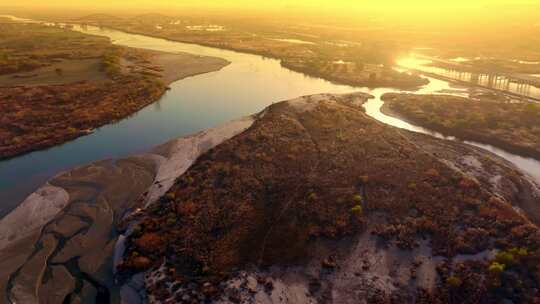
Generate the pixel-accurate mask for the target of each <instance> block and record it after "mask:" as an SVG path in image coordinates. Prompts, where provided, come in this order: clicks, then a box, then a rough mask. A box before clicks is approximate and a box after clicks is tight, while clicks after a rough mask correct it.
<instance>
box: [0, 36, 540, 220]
mask: <svg viewBox="0 0 540 304" xmlns="http://www.w3.org/2000/svg"><path fill="white" fill-rule="evenodd" d="M75 30H78V31H82V32H85V33H88V34H95V35H101V36H106V37H109V38H110V39H111V40H112V41H113V43H115V44H118V45H125V46H129V47H135V48H146V49H151V50H158V51H167V52H188V53H192V54H198V55H206V56H215V57H220V58H224V59H227V60H229V61H230V62H232V63H231V64H230V65H229V66H227V67H225V68H223V69H222V70H221V71H217V72H212V73H208V74H203V75H198V76H194V77H190V78H186V79H184V80H180V81H177V82H175V83H173V84H172V85H171V86H170V87H171V90H169V91H168V92H167V93H166V94H165V95H164V96H163V97H162V98H161V99H160V100H159V101H158V102H156V103H154V104H152V105H150V106H148V107H146V108H144V109H143V110H141V111H139V112H138V113H136V114H134V115H133V116H131V117H129V118H126V119H124V120H122V121H120V122H118V123H115V124H110V125H106V126H104V127H101V128H99V129H96V130H95V132H94V133H92V134H91V135H88V136H84V137H81V138H78V139H76V140H74V141H71V142H68V143H66V144H63V145H60V146H56V147H53V148H50V149H47V150H43V151H37V152H33V153H30V154H26V155H23V156H21V157H17V158H13V159H10V160H6V161H2V162H0V218H1V217H3V216H4V215H6V214H7V213H8V212H9V211H11V210H12V209H13V208H14V207H16V206H17V205H18V204H19V203H20V202H21V201H22V200H23V199H24V198H25V197H26V196H28V195H29V194H30V193H32V192H33V191H35V190H36V188H37V187H39V186H40V185H42V184H43V183H44V182H46V180H48V179H49V178H51V177H52V176H54V175H56V174H58V173H59V172H61V171H63V170H66V169H68V168H71V167H74V166H77V165H82V164H86V163H89V162H92V161H95V160H99V159H105V158H115V157H120V156H125V155H128V154H134V153H138V152H143V151H145V150H148V149H150V148H151V147H153V146H156V145H158V144H161V143H163V142H166V141H168V140H170V139H173V138H177V137H180V136H184V135H187V134H191V133H194V132H197V131H200V130H202V129H206V128H209V127H212V126H216V125H218V124H221V123H223V122H226V121H228V120H231V119H234V118H237V117H240V116H244V115H249V114H253V113H256V112H258V111H261V110H262V109H264V108H265V107H266V106H268V105H270V104H272V103H274V102H278V101H281V100H287V99H292V98H295V97H298V96H302V95H309V94H316V93H347V92H355V91H356V92H357V91H363V92H367V93H370V94H372V95H374V96H375V97H376V98H375V99H373V100H370V101H369V102H368V103H367V104H366V105H365V108H366V112H367V113H368V114H369V115H371V116H372V117H374V118H376V119H378V120H380V121H382V122H384V123H387V124H390V125H393V126H396V127H399V128H404V129H408V130H412V131H416V132H422V133H428V134H431V135H434V136H438V137H442V136H441V135H440V134H437V133H433V132H431V131H429V130H426V129H423V128H419V127H417V126H413V125H410V124H408V123H406V122H403V121H401V120H399V119H395V118H392V117H388V116H386V115H384V114H382V113H381V112H380V107H381V105H382V104H383V102H382V101H381V100H380V98H379V97H380V96H381V95H382V94H384V93H387V92H396V91H398V90H395V89H387V88H382V89H373V90H372V89H368V88H359V87H351V86H345V85H338V84H334V83H331V82H328V81H325V80H322V79H320V78H314V77H310V76H306V75H304V74H301V73H297V72H293V71H290V70H288V69H286V68H283V67H281V65H280V62H279V60H275V59H268V58H264V57H261V56H257V55H250V54H243V53H238V52H233V51H228V50H221V49H216V48H210V47H204V46H199V45H194V44H186V43H179V42H173V41H168V40H164V39H158V38H152V37H147V36H142V35H134V34H128V33H124V32H120V31H116V30H110V29H100V28H97V27H91V26H88V27H85V28H84V29H83V28H81V27H75ZM430 81H431V82H430V84H428V85H426V86H424V87H423V88H421V89H420V90H419V91H418V93H436V92H439V91H441V90H456V88H452V87H450V85H449V84H448V83H447V82H444V81H440V80H436V79H430ZM455 92H456V93H457V94H465V93H466V91H465V90H464V89H457V91H455ZM481 146H482V147H484V148H486V149H488V150H490V151H492V152H495V153H497V154H499V155H501V156H503V157H505V158H506V159H508V160H510V161H512V162H513V163H515V164H516V165H517V166H518V167H519V168H521V169H522V170H524V171H525V172H527V173H529V174H530V175H533V176H534V177H535V178H536V179H537V180H539V181H540V162H538V161H535V160H532V159H527V158H523V157H519V156H516V155H513V154H511V153H507V152H504V151H502V150H500V149H496V148H493V147H490V146H485V145H481Z"/></svg>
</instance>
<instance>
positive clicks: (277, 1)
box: [0, 0, 540, 24]
mask: <svg viewBox="0 0 540 304" xmlns="http://www.w3.org/2000/svg"><path fill="white" fill-rule="evenodd" d="M2 6H10V7H15V8H17V7H18V8H23V9H34V10H44V9H47V8H48V9H51V10H53V9H54V10H62V11H66V12H67V11H69V10H74V9H76V10H80V11H88V12H99V13H110V14H115V15H118V14H122V13H125V14H136V13H147V12H152V13H165V14H169V15H174V14H186V13H188V14H197V13H199V14H201V13H202V14H210V13H218V14H221V15H229V16H235V17H236V16H238V17H242V16H245V15H248V14H251V15H254V16H257V13H261V14H266V16H270V17H273V16H276V17H282V18H283V17H284V16H289V15H290V16H293V17H301V18H303V17H310V18H311V19H313V18H320V19H321V20H323V19H324V20H337V21H339V20H342V21H343V22H349V23H352V22H355V21H357V20H362V19H366V16H368V17H369V18H371V17H373V16H376V17H380V18H386V19H385V20H395V21H397V22H399V21H400V19H403V20H407V22H409V23H411V22H412V23H414V22H415V21H416V20H418V22H419V23H421V22H422V21H426V23H427V22H428V21H429V22H430V23H432V24H436V23H438V22H439V23H442V22H443V21H445V22H446V21H448V22H446V23H449V22H450V21H451V22H460V21H461V20H469V21H470V22H476V21H477V19H484V20H485V23H486V24H489V22H498V23H500V22H509V21H511V20H512V19H515V20H518V19H520V18H529V19H533V20H534V18H536V17H537V19H536V20H540V10H539V7H540V0H369V1H365V0H265V1H261V0H228V1H224V0H45V1H44V0H17V1H9V0H0V8H1V7H2ZM512 8H513V9H512ZM516 8H520V9H519V11H518V10H516ZM531 16H532V17H531ZM479 17H481V18H479Z"/></svg>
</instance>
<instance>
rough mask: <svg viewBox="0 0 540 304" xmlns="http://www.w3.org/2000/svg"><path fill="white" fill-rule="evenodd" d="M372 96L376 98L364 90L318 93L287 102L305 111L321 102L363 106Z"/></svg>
mask: <svg viewBox="0 0 540 304" xmlns="http://www.w3.org/2000/svg"><path fill="white" fill-rule="evenodd" d="M370 98H374V96H373V95H370V94H367V93H363V92H357V93H347V94H316V95H309V96H302V97H298V98H295V99H291V100H289V101H287V104H288V105H290V106H292V107H293V108H294V109H295V110H296V111H297V112H299V113H303V112H306V111H312V110H313V109H315V108H316V107H317V106H318V105H319V104H320V103H321V102H328V103H336V102H345V103H348V104H351V105H354V106H361V105H362V104H363V103H364V102H366V101H367V100H368V99H370Z"/></svg>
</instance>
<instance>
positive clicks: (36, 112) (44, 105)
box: [0, 23, 166, 158]
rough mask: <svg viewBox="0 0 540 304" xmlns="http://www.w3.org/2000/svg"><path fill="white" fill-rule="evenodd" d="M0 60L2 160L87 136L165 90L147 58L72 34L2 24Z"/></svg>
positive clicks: (63, 30) (104, 41)
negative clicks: (81, 70)
mask: <svg viewBox="0 0 540 304" xmlns="http://www.w3.org/2000/svg"><path fill="white" fill-rule="evenodd" d="M0 53H1V54H2V56H1V59H0V74H4V75H3V77H4V78H2V79H1V81H0V85H1V87H0V112H2V113H3V114H2V116H1V117H0V158H6V157H12V156H15V155H18V154H21V153H24V152H29V151H33V150H36V149H41V148H46V147H50V146H53V145H56V144H60V143H63V142H65V141H67V140H70V139H74V138H76V137H79V136H81V135H85V134H88V133H89V132H91V130H93V129H94V128H97V127H100V126H102V125H105V124H107V123H110V122H112V121H117V120H119V119H122V118H124V117H126V116H128V115H131V114H132V113H134V112H136V111H138V110H140V109H141V108H143V107H144V106H146V105H148V104H150V103H152V102H154V101H156V100H157V99H158V98H159V97H160V96H161V95H162V94H163V93H164V92H165V90H166V85H165V83H164V82H163V81H162V79H161V77H160V74H159V72H156V71H157V68H156V67H154V66H153V65H152V63H151V62H150V61H149V60H148V55H147V54H145V53H144V52H142V51H137V50H133V49H127V48H121V47H117V46H113V45H112V44H111V43H110V41H109V40H108V39H107V38H103V37H97V36H91V35H86V34H82V33H78V32H75V31H72V30H70V29H69V28H60V27H51V26H44V25H39V24H16V23H3V24H0ZM81 66H82V68H83V69H84V72H80V71H79V70H78V69H79V68H81ZM72 68H73V69H74V71H76V73H75V72H72V73H70V72H69V71H70V69H72ZM75 74H76V75H75ZM36 77H37V78H39V79H40V80H39V81H38V82H37V83H32V79H34V78H36ZM85 78H87V79H85ZM18 79H23V81H22V82H23V83H30V84H20V83H18V81H19V80H18ZM12 81H14V82H15V83H13V82H12Z"/></svg>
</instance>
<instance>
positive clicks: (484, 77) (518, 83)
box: [413, 54, 540, 101]
mask: <svg viewBox="0 0 540 304" xmlns="http://www.w3.org/2000/svg"><path fill="white" fill-rule="evenodd" d="M414 57H416V58H420V59H426V60H430V61H432V62H436V63H442V65H443V66H442V67H437V66H435V67H432V66H421V67H417V68H413V70H416V72H419V73H422V74H425V75H426V76H430V77H433V78H439V79H443V80H447V81H452V82H458V83H462V84H466V85H469V86H470V85H472V86H476V87H482V88H485V89H490V90H494V91H497V92H500V93H504V94H508V95H512V96H515V97H520V98H528V99H532V100H535V101H540V77H534V76H531V75H527V74H519V73H500V72H489V73H488V72H482V71H480V70H478V69H474V68H473V67H470V66H467V65H464V64H463V63H460V62H455V61H451V60H445V59H441V58H436V57H430V56H425V55H419V54H415V55H414Z"/></svg>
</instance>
